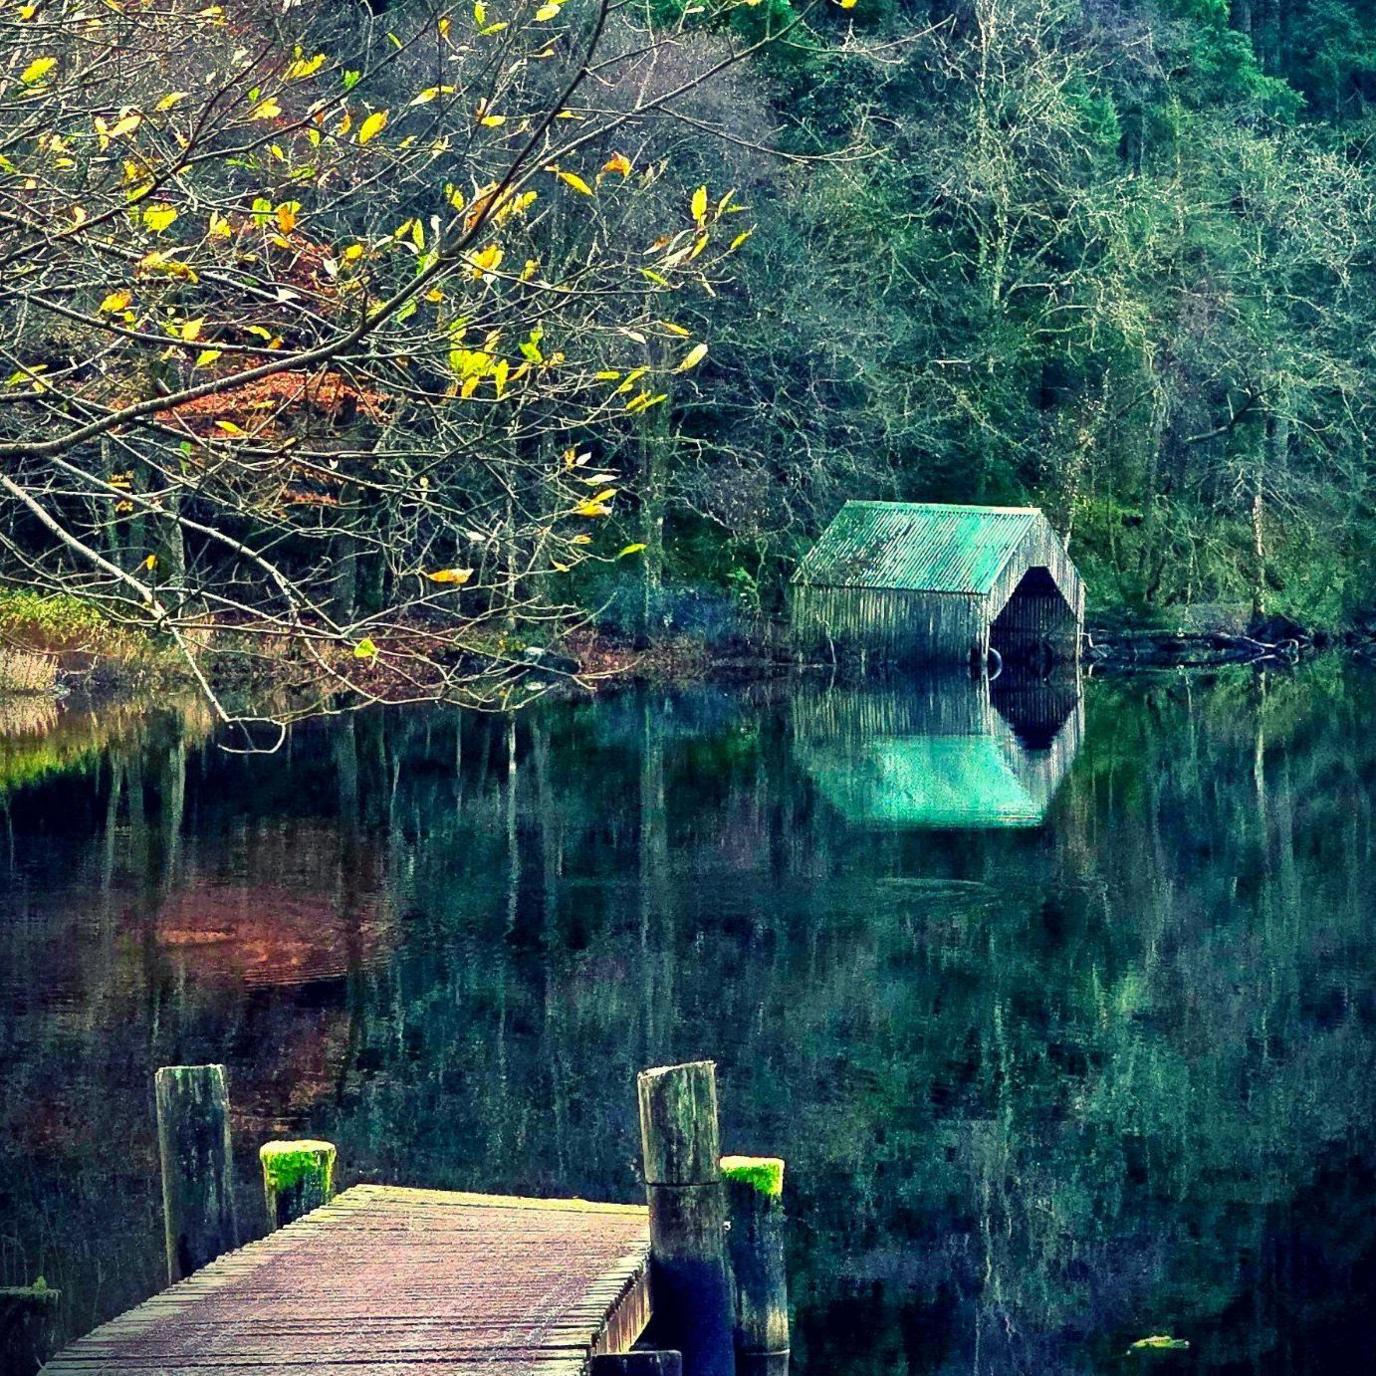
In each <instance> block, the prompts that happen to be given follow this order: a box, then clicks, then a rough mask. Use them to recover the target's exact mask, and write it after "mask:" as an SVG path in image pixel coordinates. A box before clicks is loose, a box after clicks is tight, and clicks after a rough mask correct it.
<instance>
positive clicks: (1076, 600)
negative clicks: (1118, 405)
mask: <svg viewBox="0 0 1376 1376" xmlns="http://www.w3.org/2000/svg"><path fill="white" fill-rule="evenodd" d="M790 592H791V599H790V600H791V606H792V616H793V627H794V632H795V635H796V636H797V638H798V639H799V641H800V642H801V643H802V644H803V645H804V646H805V647H807V648H809V649H813V650H816V649H818V648H819V647H820V648H826V647H828V646H832V647H835V648H836V649H838V650H842V651H850V652H860V653H862V654H864V655H866V656H871V657H873V658H875V659H879V660H888V661H893V662H906V663H913V662H923V663H930V664H957V663H965V662H966V661H968V660H970V659H972V658H973V659H976V660H978V661H980V662H983V661H984V660H985V659H986V658H987V657H988V655H989V651H990V650H991V649H993V650H996V651H998V653H999V655H1000V656H1001V657H1002V658H1003V659H1005V660H1007V659H1014V660H1019V659H1031V660H1048V659H1050V660H1068V659H1074V657H1075V655H1076V652H1077V648H1078V645H1079V634H1080V628H1081V626H1082V624H1083V621H1084V601H1085V598H1084V586H1083V584H1082V583H1081V582H1080V575H1079V574H1078V573H1077V572H1076V570H1075V566H1074V564H1072V563H1071V561H1070V556H1069V555H1068V554H1067V553H1066V548H1065V544H1064V542H1063V541H1062V540H1061V537H1060V536H1059V535H1058V534H1057V533H1056V531H1055V530H1054V529H1053V528H1052V526H1051V523H1050V522H1049V521H1048V520H1047V519H1046V517H1045V516H1044V515H1043V514H1042V513H1041V511H1040V510H1038V508H1036V507H994V506H942V505H937V504H934V503H928V502H847V503H846V504H845V506H843V507H842V508H841V511H840V513H839V514H838V515H837V517H836V519H835V520H834V521H832V523H831V524H830V525H829V526H828V527H827V528H826V530H825V531H824V532H823V534H822V537H821V539H820V540H818V542H817V543H816V545H814V546H813V547H812V549H811V550H810V551H809V552H808V554H807V555H806V556H805V557H804V559H803V561H802V563H801V564H799V566H798V569H797V572H796V573H794V575H793V580H792V587H791V589H790Z"/></svg>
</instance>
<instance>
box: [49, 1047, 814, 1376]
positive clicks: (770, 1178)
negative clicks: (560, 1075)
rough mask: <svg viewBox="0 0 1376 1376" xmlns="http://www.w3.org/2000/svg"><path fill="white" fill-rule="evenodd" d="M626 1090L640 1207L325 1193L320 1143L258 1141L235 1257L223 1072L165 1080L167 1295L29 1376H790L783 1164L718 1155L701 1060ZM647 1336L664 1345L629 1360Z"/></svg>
mask: <svg viewBox="0 0 1376 1376" xmlns="http://www.w3.org/2000/svg"><path fill="white" fill-rule="evenodd" d="M637 1085H638V1097H639V1106H640V1123H641V1138H642V1147H643V1155H644V1165H645V1182H646V1195H647V1198H648V1205H638V1204H590V1203H588V1202H586V1201H585V1200H581V1199H521V1198H515V1197H512V1196H507V1195H485V1194H458V1193H454V1192H451V1191H443V1190H418V1189H405V1188H401V1187H399V1186H394V1185H356V1186H354V1187H353V1188H352V1189H350V1190H346V1191H344V1193H343V1194H340V1195H336V1194H335V1193H334V1179H335V1162H336V1156H337V1153H336V1150H335V1148H334V1146H333V1145H332V1144H330V1143H329V1142H319V1141H313V1140H312V1141H298V1142H269V1143H266V1144H264V1146H263V1147H262V1148H261V1150H260V1152H259V1159H260V1161H261V1164H262V1167H263V1186H264V1204H265V1211H266V1221H267V1224H268V1227H269V1229H271V1230H272V1231H270V1232H269V1234H268V1236H267V1237H265V1238H264V1239H262V1241H260V1242H253V1243H250V1244H249V1245H248V1246H247V1247H242V1248H239V1249H238V1250H228V1251H227V1250H225V1249H226V1248H233V1246H234V1240H235V1237H236V1234H237V1227H238V1225H237V1221H236V1206H235V1200H234V1180H233V1172H232V1170H231V1164H232V1163H231V1156H230V1145H231V1143H230V1131H229V1098H228V1093H227V1089H226V1076H225V1068H224V1067H223V1066H218V1065H213V1066H164V1067H163V1068H162V1069H161V1070H159V1071H158V1072H157V1075H156V1077H155V1088H156V1099H157V1109H158V1140H159V1145H160V1156H161V1171H162V1185H163V1205H164V1225H165V1226H164V1233H165V1241H166V1250H167V1272H168V1278H169V1279H170V1280H171V1281H172V1282H173V1283H172V1284H171V1285H170V1286H169V1288H168V1289H166V1290H164V1291H163V1292H162V1293H161V1294H158V1295H154V1296H153V1298H152V1299H150V1300H148V1301H146V1302H145V1303H143V1304H141V1305H139V1306H138V1307H137V1308H135V1309H131V1310H130V1311H129V1312H128V1313H126V1314H122V1315H120V1316H119V1317H118V1318H115V1319H112V1320H111V1321H110V1322H109V1323H106V1324H103V1325H102V1326H101V1327H99V1328H97V1329H96V1330H95V1331H94V1332H92V1333H89V1334H87V1336H86V1337H84V1338H82V1339H80V1340H79V1341H78V1342H75V1343H73V1344H72V1345H71V1346H70V1347H68V1348H66V1349H65V1350H64V1351H62V1352H60V1353H59V1354H58V1355H57V1356H56V1357H55V1358H54V1359H53V1360H52V1361H51V1362H49V1363H48V1364H47V1365H46V1366H45V1367H43V1369H42V1370H43V1372H44V1373H47V1376H231V1373H233V1376H248V1374H249V1373H251V1372H255V1371H256V1372H265V1373H271V1376H325V1373H334V1372H337V1373H341V1376H342V1374H343V1373H348V1376H368V1373H369V1372H372V1371H380V1370H381V1369H383V1368H385V1369H386V1372H387V1374H388V1376H442V1373H444V1372H447V1371H452V1372H463V1373H466V1376H476V1370H477V1369H478V1368H481V1370H482V1371H483V1372H490V1373H492V1376H786V1373H787V1371H788V1362H789V1353H788V1294H787V1280H786V1276H785V1268H784V1252H783V1242H782V1224H783V1215H782V1212H781V1209H782V1206H781V1203H780V1199H779V1196H780V1193H781V1191H782V1187H783V1169H784V1163H783V1162H782V1161H781V1160H779V1159H777V1158H774V1157H741V1156H733V1157H728V1158H725V1159H722V1158H721V1157H720V1155H719V1151H720V1147H719V1141H718V1123H717V1089H716V1071H715V1067H714V1066H713V1064H712V1063H711V1062H710V1061H696V1062H690V1063H688V1064H686V1065H677V1066H661V1067H658V1068H656V1069H653V1070H647V1071H644V1072H642V1073H641V1075H640V1076H639V1078H638V1081H637ZM728 1186H729V1198H728ZM733 1227H736V1228H737V1235H736V1238H735V1240H734V1241H733V1242H732V1244H731V1246H730V1248H729V1249H728V1246H727V1236H728V1233H729V1231H730V1230H731V1228H733ZM733 1271H734V1275H733ZM652 1286H653V1294H654V1306H653V1313H652V1312H651V1288H652ZM647 1328H648V1329H649V1330H650V1332H649V1334H648V1336H649V1337H651V1338H653V1339H655V1342H656V1347H655V1348H654V1349H650V1348H646V1349H644V1350H640V1351H634V1352H633V1351H632V1350H631V1349H632V1347H633V1345H634V1344H635V1343H636V1341H637V1339H639V1338H640V1337H641V1335H642V1333H645V1332H646V1330H647ZM28 1370H32V1367H31V1366H30V1367H29V1368H28Z"/></svg>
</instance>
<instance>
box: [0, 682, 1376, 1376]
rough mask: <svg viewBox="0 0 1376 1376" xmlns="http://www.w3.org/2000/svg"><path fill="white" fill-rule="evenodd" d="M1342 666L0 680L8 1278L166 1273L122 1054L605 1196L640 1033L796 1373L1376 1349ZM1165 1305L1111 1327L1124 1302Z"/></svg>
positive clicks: (1367, 801) (1354, 837)
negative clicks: (716, 1108)
mask: <svg viewBox="0 0 1376 1376" xmlns="http://www.w3.org/2000/svg"><path fill="white" fill-rule="evenodd" d="M1374 715H1376V677H1372V676H1370V675H1363V674H1362V673H1360V672H1357V671H1352V670H1344V669H1343V668H1342V667H1341V666H1339V665H1337V664H1332V663H1329V664H1324V663H1321V664H1318V665H1315V666H1311V667H1309V668H1306V669H1304V670H1302V671H1300V672H1299V673H1297V674H1296V675H1294V676H1275V675H1272V676H1263V675H1259V674H1254V673H1252V672H1250V671H1248V672H1243V673H1240V674H1238V675H1236V676H1226V677H1220V678H1217V679H1201V678H1194V679H1187V678H1168V679H1156V680H1151V681H1139V682H1121V681H1119V682H1096V683H1090V684H1087V685H1085V691H1084V696H1083V701H1082V702H1081V703H1079V704H1076V703H1075V702H1074V700H1073V695H1072V697H1071V699H1070V700H1069V701H1067V700H1065V699H1064V697H1063V696H1062V697H1060V698H1057V697H1056V696H1055V695H1054V694H1053V695H1050V697H1049V698H1048V695H1046V694H1044V693H1031V694H1026V695H1024V696H1023V697H1022V698H1019V697H1018V696H1017V695H1008V694H1004V695H1003V696H1002V697H1001V698H1000V700H999V701H998V702H996V703H995V704H994V705H993V708H992V709H991V707H990V705H989V704H988V703H986V702H984V701H982V700H981V699H979V698H978V697H977V696H975V695H973V691H972V690H966V694H965V695H962V694H961V693H955V694H954V695H951V694H945V693H943V694H942V695H940V696H933V695H931V694H928V693H924V692H922V691H916V690H910V689H904V690H902V691H899V690H896V689H894V690H885V691H879V690H869V691H865V692H856V691H847V690H840V689H833V690H830V691H826V690H823V689H821V688H811V687H805V688H791V689H779V688H771V689H768V690H764V689H753V690H739V691H736V690H725V689H707V688H704V689H695V690H693V691H684V692H676V693H661V692H654V691H644V692H638V693H637V692H626V693H622V694H619V695H614V696H608V697H605V698H602V699H599V700H597V701H595V702H591V703H581V704H564V705H557V706H550V707H547V708H543V709H539V710H535V711H531V712H529V713H528V714H527V715H525V716H523V717H521V718H520V719H519V720H518V721H517V722H516V723H515V724H514V725H512V724H509V723H507V722H505V721H503V720H500V719H496V718H486V717H475V716H460V715H459V714H454V713H442V712H428V713H414V712H413V713H409V714H407V713H400V712H398V713H391V714H388V713H375V714H371V715H363V716H359V717H356V718H354V719H353V720H351V721H347V722H342V723H340V722H336V723H332V724H315V725H311V726H307V727H303V728H300V729H298V730H297V731H296V732H295V734H294V735H293V736H292V738H291V739H290V741H289V743H288V745H287V746H286V747H285V749H284V751H283V752H282V753H281V754H279V755H276V756H272V757H257V758H245V757H237V756H232V755H228V754H226V753H224V752H223V751H221V750H219V749H217V748H216V747H215V745H214V743H213V740H212V738H211V736H210V732H209V726H208V723H206V722H205V721H204V720H203V719H201V718H200V717H199V716H198V715H197V713H195V712H194V711H193V712H191V713H190V714H185V713H178V712H174V711H172V710H168V709H160V710H151V711H147V712H143V713H131V712H126V713H116V714H113V715H107V716H105V717H100V718H92V717H83V716H81V715H80V714H74V713H69V714H67V715H66V716H65V717H63V718H62V719H60V720H59V721H57V723H56V724H55V725H54V723H53V722H52V721H50V720H49V721H43V722H38V723H26V722H24V721H23V720H16V719H13V718H10V719H6V718H5V717H4V714H3V713H0V794H2V795H3V803H2V804H0V806H3V816H0V1284H15V1283H23V1282H27V1281H30V1280H32V1279H33V1277H34V1276H35V1275H36V1274H39V1273H42V1274H43V1275H44V1276H45V1277H46V1278H47V1280H48V1282H49V1283H50V1284H52V1285H58V1286H61V1288H62V1290H63V1321H64V1324H65V1328H66V1331H67V1332H68V1333H69V1334H74V1333H76V1332H78V1331H84V1330H85V1329H86V1328H88V1327H90V1326H91V1325H92V1324H93V1323H95V1322H97V1321H99V1320H101V1319H103V1318H105V1317H107V1316H109V1315H110V1314H112V1313H114V1312H116V1311H118V1310H120V1309H122V1308H124V1307H127V1306H128V1305H130V1304H132V1303H134V1302H136V1301H138V1300H139V1299H141V1298H143V1297H144V1296H146V1295H147V1294H148V1293H150V1292H151V1291H153V1290H155V1289H157V1288H158V1287H159V1286H160V1284H161V1283H162V1282H161V1267H162V1256H161V1223H160V1204H159V1198H158V1191H157V1186H156V1147H155V1141H154V1135H153V1130H152V1095H151V1077H152V1072H153V1069H154V1068H155V1067H156V1066H158V1065H161V1064H168V1063H174V1062H195V1061H208V1060H216V1061H224V1062H225V1063H227V1065H228V1066H229V1069H230V1076H231V1093H232V1097H233V1101H234V1110H235V1122H234V1129H235V1145H236V1151H237V1154H238V1158H239V1165H240V1170H241V1174H242V1188H241V1194H240V1199H241V1214H242V1215H243V1222H244V1225H245V1230H246V1232H249V1233H252V1232H257V1231H260V1230H261V1227H262V1222H261V1220H260V1219H259V1217H258V1211H259V1207H260V1206H259V1199H260V1196H259V1195H258V1194H257V1192H256V1190H255V1186H254V1180H253V1166H254V1157H255V1153H256V1148H257V1145H258V1144H259V1143H260V1142H261V1141H263V1140H265V1139H266V1138H268V1137H270V1136H273V1135H278V1134H281V1133H283V1132H290V1133H292V1134H298V1135H310V1136H319V1137H327V1138H330V1139H332V1140H334V1141H335V1142H337V1143H338V1144H339V1147H340V1155H341V1164H342V1168H343V1175H344V1178H345V1180H346V1182H348V1181H352V1180H354V1179H358V1178H366V1179H373V1180H386V1181H395V1182H399V1183H407V1184H424V1185H430V1186H438V1187H453V1188H476V1189H484V1190H494V1191H511V1192H523V1193H548V1194H561V1195H569V1194H581V1195H585V1196H590V1197H602V1198H611V1199H634V1198H636V1197H637V1196H638V1193H639V1187H638V1184H637V1142H636V1135H635V1109H634V1089H633V1079H634V1073H635V1071H636V1070H637V1069H638V1068H640V1067H642V1066H646V1065H651V1064H656V1063H662V1062H664V1061H667V1060H671V1059H672V1060H676V1059H685V1058H690V1057H697V1056H710V1057H713V1058H715V1059H716V1060H717V1062H718V1064H719V1080H720V1085H721V1092H722V1097H723V1114H724V1118H723V1129H724V1137H725V1141H726V1146H727V1148H728V1149H729V1150H734V1151H748V1152H759V1153H771V1154H779V1155H782V1156H784V1157H786V1158H787V1160H788V1180H787V1193H788V1197H789V1207H790V1212H791V1217H792V1225H791V1237H790V1246H791V1268H792V1284H793V1297H794V1302H795V1308H796V1312H795V1371H800V1372H803V1373H806V1376H820V1373H839V1374H840V1376H871V1373H873V1374H875V1376H877V1374H878V1373H881V1372H882V1373H885V1376H895V1374H898V1376H901V1374H902V1373H911V1374H913V1376H916V1374H917V1373H923V1374H926V1373H990V1376H993V1374H995V1373H1013V1372H1027V1373H1060V1372H1065V1373H1072V1372H1073V1373H1088V1372H1119V1371H1134V1370H1141V1369H1144V1368H1145V1367H1147V1366H1151V1367H1152V1369H1154V1370H1156V1369H1162V1370H1164V1369H1169V1370H1176V1369H1181V1370H1184V1369H1189V1370H1194V1371H1200V1372H1208V1373H1211V1374H1221V1373H1244V1372H1245V1373H1248V1374H1249V1376H1272V1374H1273V1373H1274V1374H1276V1376H1279V1374H1280V1373H1285V1374H1286V1376H1290V1374H1291V1373H1314V1374H1315V1376H1318V1374H1319V1373H1323V1374H1324V1376H1345V1374H1346V1373H1364V1372H1368V1371H1370V1370H1372V1369H1373V1364H1372V1359H1371V1353H1372V1349H1373V1344H1374V1342H1376V1340H1374V1339H1373V1323H1372V1318H1371V1306H1372V1300H1373V1298H1376V1198H1373V1195H1376V1133H1373V1122H1374V1121H1376V1119H1374V1117H1373V1110H1374V1109H1376V960H1374V956H1376V949H1374V945H1373V937H1372V930H1373V912H1374V911H1376V907H1374V904H1373V899H1376V892H1373V890H1376V867H1373V863H1372V862H1373V848H1374V847H1376V739H1374V738H1373V734H1372V732H1371V730H1370V726H1369V723H1370V722H1371V721H1372V720H1373V716H1374ZM1158 1333H1160V1334H1173V1335H1176V1336H1178V1337H1181V1338H1185V1339H1188V1340H1189V1342H1190V1344H1191V1347H1190V1350H1189V1352H1188V1354H1185V1355H1183V1356H1172V1357H1168V1358H1165V1359H1163V1360H1152V1359H1150V1358H1144V1357H1140V1356H1139V1357H1134V1358H1128V1357H1126V1356H1125V1355H1124V1354H1125V1350H1126V1349H1127V1347H1128V1346H1129V1344H1130V1343H1132V1342H1133V1341H1134V1340H1136V1339H1138V1338H1142V1337H1145V1336H1147V1335H1149V1334H1158Z"/></svg>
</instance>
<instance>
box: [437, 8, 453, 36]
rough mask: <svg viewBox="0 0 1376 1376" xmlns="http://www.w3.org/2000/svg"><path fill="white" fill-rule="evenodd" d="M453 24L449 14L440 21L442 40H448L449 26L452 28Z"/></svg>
mask: <svg viewBox="0 0 1376 1376" xmlns="http://www.w3.org/2000/svg"><path fill="white" fill-rule="evenodd" d="M451 22H452V21H451V20H450V18H449V16H448V15H447V14H446V15H444V16H443V17H442V18H441V19H440V22H439V25H438V28H439V31H440V37H441V38H448V37H449V26H450V24H451Z"/></svg>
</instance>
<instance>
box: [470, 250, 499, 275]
mask: <svg viewBox="0 0 1376 1376" xmlns="http://www.w3.org/2000/svg"><path fill="white" fill-rule="evenodd" d="M504 256H505V255H504V254H503V253H502V250H501V249H500V248H498V247H497V245H496V244H490V245H489V246H488V247H487V248H485V249H483V250H482V251H481V252H480V253H475V254H474V255H473V256H472V258H471V259H470V260H469V262H470V264H471V270H472V275H473V276H474V277H484V276H486V275H487V274H489V273H492V272H496V270H497V269H498V267H500V266H501V262H502V258H503V257H504Z"/></svg>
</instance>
